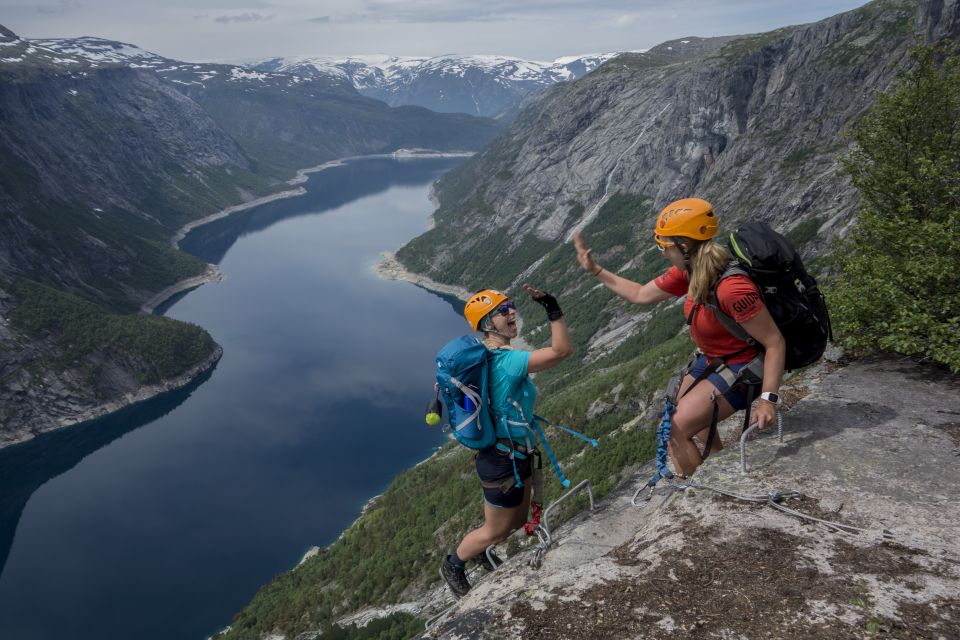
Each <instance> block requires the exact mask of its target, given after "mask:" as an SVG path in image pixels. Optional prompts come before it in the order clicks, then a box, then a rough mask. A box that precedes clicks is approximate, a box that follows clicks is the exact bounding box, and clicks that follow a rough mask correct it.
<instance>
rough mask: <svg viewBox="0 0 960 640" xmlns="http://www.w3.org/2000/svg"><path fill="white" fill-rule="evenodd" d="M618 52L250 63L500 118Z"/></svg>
mask: <svg viewBox="0 0 960 640" xmlns="http://www.w3.org/2000/svg"><path fill="white" fill-rule="evenodd" d="M616 55H617V54H615V53H603V54H589V55H583V56H568V57H564V58H558V59H557V60H554V61H553V62H537V61H530V60H521V59H519V58H510V57H507V56H455V55H446V56H435V57H432V58H417V57H398V56H351V57H348V58H335V57H318V58H310V57H301V58H271V59H269V60H263V61H260V62H255V63H252V64H251V65H250V66H251V67H252V68H254V69H258V70H261V71H282V72H287V73H295V74H298V75H301V76H304V77H318V76H320V77H330V78H336V77H339V78H343V79H346V80H349V81H350V82H352V84H353V86H354V87H356V89H357V91H359V92H360V93H362V94H363V95H365V96H370V97H371V98H377V99H378V100H383V101H384V102H386V103H387V104H389V105H392V106H400V105H417V106H421V107H426V108H427V109H431V110H433V111H438V112H462V113H469V114H472V115H478V116H493V117H501V116H503V115H504V114H505V113H510V114H513V109H512V105H513V104H514V103H516V102H518V101H520V100H522V99H523V98H524V97H526V96H529V95H533V94H536V93H538V92H540V91H542V90H543V89H545V88H547V87H549V86H551V85H553V84H555V83H557V82H565V81H568V80H573V79H575V78H579V77H581V76H583V75H586V74H587V73H589V72H590V71H592V70H594V69H595V68H597V67H598V66H600V65H601V64H603V63H604V62H606V61H607V60H609V59H610V58H613V57H614V56H616Z"/></svg>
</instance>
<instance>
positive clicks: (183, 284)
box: [140, 149, 476, 313]
mask: <svg viewBox="0 0 960 640" xmlns="http://www.w3.org/2000/svg"><path fill="white" fill-rule="evenodd" d="M473 155H476V152H475V151H434V150H432V149H397V150H396V151H393V152H390V153H371V154H368V155H361V156H347V157H344V158H338V159H336V160H328V161H327V162H323V163H320V164H318V165H314V166H312V167H306V168H304V169H297V173H296V175H295V176H294V177H292V178H290V179H289V180H287V181H286V184H288V185H290V186H294V185H299V184H303V183H304V182H306V181H307V180H309V176H310V174H311V173H319V172H321V171H326V170H327V169H332V168H334V167H341V166H343V165H345V164H346V163H348V162H351V161H355V160H375V159H378V158H379V159H395V160H418V159H420V158H469V157H470V156H473ZM306 192H307V190H306V189H305V188H304V187H297V188H296V189H290V190H288V191H279V192H277V193H271V194H269V195H265V196H261V197H259V198H254V199H253V200H249V201H247V202H241V203H240V204H235V205H231V206H229V207H226V208H224V209H221V210H219V211H217V212H215V213H211V214H210V215H208V216H204V217H202V218H198V219H196V220H191V221H190V222H188V223H187V224H185V225H183V226H182V227H180V228H179V229H177V232H176V233H175V234H173V237H172V238H171V239H170V244H171V246H173V248H174V249H177V250H179V249H180V242H181V241H182V240H183V239H184V238H185V237H187V234H189V233H190V232H191V231H193V230H194V229H197V228H198V227H202V226H203V225H205V224H209V223H211V222H214V221H216V220H221V219H223V218H227V217H229V216H231V215H233V214H234V213H239V212H240V211H246V210H247V209H252V208H254V207H259V206H260V205H263V204H269V203H271V202H276V201H277V200H284V199H286V198H295V197H297V196H302V195H304V194H305V193H306ZM224 279H226V274H224V273H223V272H222V271H220V269H219V268H218V267H217V266H216V265H213V264H208V265H207V271H206V272H205V273H203V274H202V275H198V276H191V277H190V278H185V279H184V280H181V281H179V282H175V283H174V284H172V285H170V286H169V287H167V288H166V289H164V290H163V291H161V292H159V293H157V294H156V295H154V296H153V297H152V298H150V300H148V301H147V302H145V303H143V305H142V306H141V307H140V310H141V312H142V313H153V310H154V309H156V308H157V307H159V306H160V305H162V304H163V303H164V302H166V301H167V300H169V299H170V298H171V297H173V296H174V295H176V294H178V293H180V292H181V291H185V290H187V289H192V288H194V287H199V286H201V285H203V284H206V283H208V282H221V281H223V280H224ZM468 295H469V294H468Z"/></svg>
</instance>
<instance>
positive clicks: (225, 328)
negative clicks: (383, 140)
mask: <svg viewBox="0 0 960 640" xmlns="http://www.w3.org/2000/svg"><path fill="white" fill-rule="evenodd" d="M456 162H457V161H456V160H437V159H435V160H427V159H422V160H416V161H399V162H398V161H393V160H364V161H358V162H354V163H351V164H349V165H347V166H345V167H340V168H336V169H331V170H329V171H326V172H324V173H320V174H315V175H314V176H312V177H311V180H310V182H309V183H308V184H307V185H306V186H307V188H308V190H309V193H308V195H307V196H304V197H301V198H293V199H289V200H284V201H280V202H275V203H272V204H269V205H265V206H263V207H260V208H258V209H254V210H251V211H250V212H247V213H244V214H238V215H237V216H236V217H233V218H230V219H227V220H223V221H219V222H217V223H215V224H212V225H209V226H208V227H203V228H201V229H199V230H197V231H196V232H195V234H193V235H192V236H191V237H189V238H188V239H187V241H186V242H185V243H184V247H185V248H187V249H188V250H190V251H191V252H194V253H196V254H198V255H201V256H202V257H204V258H205V259H207V260H210V261H216V262H218V263H219V264H220V266H221V269H222V270H223V271H224V272H225V273H226V274H227V279H226V281H225V282H223V283H219V284H210V285H206V286H203V287H201V288H199V289H197V290H195V291H193V292H190V293H189V294H187V295H185V296H182V297H181V298H180V299H178V300H177V301H175V302H174V303H173V304H172V305H170V306H169V307H168V309H166V311H165V313H166V315H168V316H170V317H173V318H177V319H180V320H188V321H191V322H195V323H197V324H200V325H201V326H203V327H205V328H206V329H208V330H209V331H210V333H211V334H212V335H213V337H214V339H216V340H217V341H218V342H219V343H220V344H221V345H223V348H224V351H225V355H224V357H223V359H222V360H221V362H220V363H219V365H218V366H217V367H216V369H215V370H214V371H213V372H212V373H211V374H210V375H208V376H207V377H206V379H205V380H201V381H198V383H196V384H194V385H191V386H190V387H189V388H187V389H184V390H182V391H179V392H176V393H173V394H170V395H168V396H165V397H161V398H157V399H155V400H153V401H150V402H147V403H143V404H141V405H137V406H135V407H132V408H129V409H127V410H125V411H124V412H122V413H121V414H118V415H115V416H112V417H110V418H108V419H105V420H100V421H97V422H95V423H91V424H88V425H81V426H79V427H76V428H71V429H67V430H64V431H61V432H59V433H55V434H51V435H48V436H45V437H41V438H38V439H36V440H34V441H32V442H30V443H27V444H25V445H20V446H17V447H13V448H9V449H6V450H2V451H0V561H3V560H4V559H5V562H4V564H3V569H2V574H0V638H9V639H11V640H14V639H16V640H29V639H33V638H44V639H50V638H79V639H83V638H97V639H100V640H102V639H104V638H110V639H113V638H139V639H144V638H163V639H165V640H166V639H170V638H188V639H189V638H197V639H200V638H203V637H205V636H207V635H209V634H211V633H213V632H215V631H217V630H219V629H220V628H222V627H223V626H225V625H226V624H227V623H229V621H230V618H231V615H232V614H233V613H235V612H236V611H238V610H239V609H240V608H242V607H243V606H244V605H245V604H246V603H247V602H248V601H249V599H250V598H251V597H252V596H253V594H254V593H255V592H256V590H257V589H258V588H259V587H260V586H261V585H263V584H264V583H266V582H267V581H268V580H269V579H270V578H271V577H272V576H273V575H275V574H276V573H278V572H281V571H284V570H287V569H289V568H291V567H293V566H294V565H295V564H296V563H297V562H298V561H299V559H300V557H301V556H302V554H303V553H304V552H305V551H306V550H307V549H308V548H309V547H311V546H312V545H325V544H329V543H330V542H332V541H334V540H335V539H336V538H337V536H338V535H339V534H340V532H341V531H342V530H343V529H345V528H346V527H347V526H349V525H350V523H351V522H352V521H353V520H354V519H355V518H356V517H357V515H358V514H359V511H360V509H361V507H362V505H363V503H364V502H365V501H366V500H367V499H368V498H370V497H371V496H373V495H375V494H377V493H380V492H381V491H382V490H383V489H384V488H385V487H386V486H387V485H388V484H389V481H390V480H391V479H392V478H393V477H394V476H395V475H396V474H397V473H398V472H399V471H401V470H403V469H404V468H407V467H409V466H411V465H412V464H414V463H416V462H417V461H419V460H421V459H423V458H424V457H426V456H427V455H428V454H429V453H430V450H431V448H432V447H435V446H436V445H438V444H440V443H441V442H442V441H443V436H442V435H441V434H440V433H439V432H438V431H437V430H430V429H428V428H427V427H426V426H425V425H424V424H423V409H424V407H425V405H426V403H427V400H428V399H429V397H430V393H431V390H432V384H433V381H432V375H433V355H434V353H436V350H437V349H438V348H439V347H440V346H441V345H442V344H443V343H444V342H445V341H446V340H448V339H450V338H452V337H454V336H456V335H459V334H462V333H465V332H466V331H467V330H468V329H467V326H466V324H465V322H464V320H463V318H462V317H460V316H459V315H458V314H457V313H456V312H455V310H454V308H453V307H452V306H451V304H449V303H448V302H445V301H444V300H442V299H441V298H439V297H437V296H434V295H432V294H430V293H428V292H426V291H424V290H421V289H419V288H417V287H414V286H412V285H410V284H406V283H399V282H384V281H380V280H378V279H377V278H376V276H375V275H374V274H373V273H372V272H371V270H370V266H371V265H372V264H373V263H374V262H376V261H377V259H378V253H379V251H381V250H384V249H395V248H397V247H398V246H400V245H402V244H403V243H404V242H405V241H406V240H407V239H409V238H411V237H413V236H415V235H417V234H418V233H420V232H422V231H423V230H424V228H425V224H426V217H427V216H428V215H429V214H430V212H431V211H432V209H433V207H432V206H431V204H430V203H429V201H428V200H427V191H428V188H429V184H430V183H431V182H432V181H433V180H434V179H436V178H437V177H438V176H439V175H440V174H441V173H442V172H443V171H445V170H447V169H449V168H451V167H452V166H454V165H455V164H456Z"/></svg>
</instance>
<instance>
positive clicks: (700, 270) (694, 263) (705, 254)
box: [675, 238, 733, 303]
mask: <svg viewBox="0 0 960 640" xmlns="http://www.w3.org/2000/svg"><path fill="white" fill-rule="evenodd" d="M675 242H677V243H679V242H689V243H691V244H692V245H693V246H691V247H690V289H689V290H688V291H687V295H688V296H690V298H691V299H692V300H693V301H694V302H699V303H706V302H709V298H710V289H711V288H712V287H713V283H714V282H716V280H717V278H718V277H719V276H720V274H721V273H723V271H724V269H726V268H727V265H728V264H730V261H731V260H732V259H733V256H731V255H730V252H729V251H727V248H726V247H724V246H723V245H720V244H717V243H716V242H714V241H713V240H704V241H703V242H697V241H695V240H690V239H689V238H676V239H675Z"/></svg>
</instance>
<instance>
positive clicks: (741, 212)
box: [399, 0, 958, 281]
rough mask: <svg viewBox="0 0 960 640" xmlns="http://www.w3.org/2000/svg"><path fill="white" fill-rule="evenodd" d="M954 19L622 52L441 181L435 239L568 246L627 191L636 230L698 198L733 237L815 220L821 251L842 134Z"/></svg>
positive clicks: (847, 25) (876, 13)
mask: <svg viewBox="0 0 960 640" xmlns="http://www.w3.org/2000/svg"><path fill="white" fill-rule="evenodd" d="M957 14H958V11H957V4H956V2H952V1H948V2H941V1H933V0H927V1H924V2H920V3H915V2H903V1H898V0H878V1H876V2H872V3H870V4H868V5H866V6H864V7H862V8H860V9H857V10H855V11H851V12H848V13H845V14H841V15H838V16H835V17H833V18H830V19H828V20H824V21H822V22H819V23H816V24H811V25H805V26H800V27H790V28H785V29H780V30H777V31H773V32H769V33H765V34H758V35H753V36H744V37H738V38H722V39H692V38H691V39H686V40H679V41H674V42H671V43H665V44H664V45H660V46H658V47H656V48H654V49H652V50H650V51H648V52H646V53H639V54H625V55H622V56H620V57H618V58H616V59H614V60H611V61H609V62H608V63H606V64H604V65H603V66H602V67H600V68H599V69H598V70H597V71H595V72H593V73H591V74H589V75H587V76H585V77H584V78H581V79H580V80H577V81H574V82H571V83H566V84H564V85H558V86H556V87H554V88H552V89H551V90H549V91H548V92H547V93H546V94H545V95H543V96H542V97H541V98H540V99H539V100H536V101H534V103H533V104H531V105H529V106H528V107H527V108H526V109H525V110H524V111H523V112H522V113H521V114H520V115H519V116H518V118H517V120H516V122H515V123H514V125H513V127H512V128H511V129H510V131H509V132H508V133H507V134H506V135H505V136H504V137H503V138H501V139H499V140H498V141H497V142H495V143H494V144H493V145H491V146H490V147H488V148H487V149H485V150H484V152H482V153H481V154H479V155H478V156H477V157H475V158H474V159H473V160H472V161H471V162H469V163H466V164H465V165H463V166H461V167H460V168H458V170H456V171H454V172H451V173H450V174H448V175H447V176H445V177H444V178H443V179H442V180H441V182H440V184H439V185H438V189H437V191H438V194H440V196H441V208H440V211H439V212H438V215H437V216H436V220H437V227H438V230H439V231H438V232H437V233H442V231H443V228H444V226H445V225H449V226H450V227H451V228H452V227H456V228H458V229H460V230H461V235H464V234H463V231H462V230H464V229H470V230H471V231H472V232H471V233H470V234H469V235H470V237H471V241H476V242H477V248H475V249H474V250H475V251H476V250H479V251H481V252H482V251H483V249H482V248H480V247H481V246H483V245H484V244H487V245H491V246H496V247H497V249H496V251H498V252H500V254H499V255H498V256H497V257H498V258H499V259H503V257H504V256H503V253H502V251H501V247H500V244H501V243H500V242H493V243H484V240H485V239H488V238H499V237H504V236H505V237H508V238H510V239H511V249H512V250H513V251H517V250H519V247H520V246H521V245H522V244H524V243H525V242H526V241H528V240H546V241H549V242H560V241H563V240H565V239H567V238H568V236H569V234H570V232H571V231H573V230H574V229H578V228H583V227H584V226H585V225H586V224H587V223H588V222H589V221H590V220H592V219H593V216H594V215H595V214H596V212H597V210H598V209H599V207H600V206H601V205H602V204H603V203H604V202H606V200H607V199H608V198H609V197H610V196H612V195H613V194H615V193H617V192H620V191H623V192H630V193H635V194H640V195H643V196H645V197H647V198H649V199H650V200H651V208H650V210H648V211H638V212H637V213H638V219H637V225H636V227H637V231H640V232H641V233H646V231H642V230H644V229H652V224H653V217H654V215H655V212H656V211H658V210H659V208H661V207H662V206H664V205H665V204H667V203H668V202H670V201H671V200H673V199H675V198H679V197H686V196H691V195H695V196H698V197H703V198H706V199H708V200H709V201H710V202H712V203H713V204H714V206H715V207H716V209H717V211H718V212H719V214H720V216H721V219H722V222H724V223H725V224H726V225H730V224H732V222H733V221H736V220H742V219H744V218H758V219H762V220H766V221H768V222H770V223H771V224H772V225H773V226H774V227H775V228H777V229H779V230H781V231H787V230H790V229H792V228H793V227H795V226H796V225H797V224H799V223H801V222H802V221H804V220H810V219H813V218H816V219H817V220H818V222H820V223H821V224H820V233H819V236H818V237H819V242H818V243H811V244H810V245H809V246H807V247H806V248H805V249H806V253H807V254H808V255H809V254H811V253H817V252H819V251H822V250H823V248H824V247H825V246H828V243H826V242H822V241H823V240H824V239H826V238H827V237H829V236H831V235H835V234H837V233H842V231H843V229H844V228H845V225H847V224H848V223H849V222H850V221H851V219H852V216H853V214H854V211H855V208H856V206H857V195H856V193H855V190H854V189H853V188H852V187H851V186H850V184H849V181H848V180H847V179H846V178H845V177H843V176H842V175H839V169H840V167H839V164H838V157H839V156H840V155H841V154H843V153H844V152H845V151H846V150H847V149H848V144H849V143H848V140H847V138H846V135H845V132H846V131H847V129H848V128H849V127H850V126H852V124H853V123H854V122H855V119H856V117H857V116H858V115H859V114H860V113H862V112H863V111H864V110H865V109H866V108H867V107H869V106H870V105H871V104H873V102H874V101H875V99H876V94H877V93H878V92H880V91H883V90H885V89H887V88H888V87H889V85H890V84H891V82H892V81H893V80H894V78H895V76H896V72H897V69H898V68H899V67H900V65H902V64H903V63H904V62H905V61H906V54H907V51H908V50H909V48H910V47H911V46H913V45H914V44H915V43H917V42H924V41H940V40H942V39H943V38H945V37H950V36H953V35H956V34H957V33H958V18H957ZM572 208H580V209H581V210H582V213H579V214H577V213H575V214H571V213H570V212H571V209H572ZM435 244H436V247H435V248H434V249H433V250H432V251H431V249H430V248H429V247H423V248H422V251H423V252H424V254H425V255H424V258H423V260H422V262H421V264H429V265H430V267H429V268H428V270H429V273H428V275H430V276H431V277H433V278H434V279H435V280H439V281H444V278H443V275H444V272H445V271H448V270H450V265H451V264H452V263H453V262H455V261H457V260H458V259H459V257H458V256H459V252H454V251H450V252H444V249H443V247H442V245H440V244H439V243H435ZM399 255H400V258H401V259H404V254H403V252H401V253H400V254H399ZM487 257H488V261H493V260H494V256H493V252H492V251H491V255H489V256H487ZM532 262H533V260H532V259H530V260H528V262H527V264H531V263H532ZM471 275H474V276H482V275H483V274H476V273H471Z"/></svg>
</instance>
